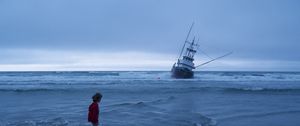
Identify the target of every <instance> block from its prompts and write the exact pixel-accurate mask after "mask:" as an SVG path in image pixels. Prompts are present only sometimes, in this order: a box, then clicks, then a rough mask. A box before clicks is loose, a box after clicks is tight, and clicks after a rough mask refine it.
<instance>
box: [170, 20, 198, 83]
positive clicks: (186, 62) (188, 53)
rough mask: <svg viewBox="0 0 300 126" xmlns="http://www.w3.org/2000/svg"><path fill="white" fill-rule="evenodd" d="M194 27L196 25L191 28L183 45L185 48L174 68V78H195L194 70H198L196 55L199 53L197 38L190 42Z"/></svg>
mask: <svg viewBox="0 0 300 126" xmlns="http://www.w3.org/2000/svg"><path fill="white" fill-rule="evenodd" d="M193 26H194V23H193V24H192V26H191V27H190V30H189V32H188V35H187V37H186V39H185V42H184V44H183V47H182V49H181V52H180V55H179V58H178V60H177V62H175V63H174V65H173V67H172V70H171V72H172V77H173V78H193V77H194V72H193V69H195V68H196V67H195V64H194V55H195V54H196V52H197V46H198V44H195V37H194V39H193V41H192V42H189V41H188V39H189V36H190V33H191V30H192V28H193ZM183 52H184V54H183ZM182 54H183V55H182Z"/></svg>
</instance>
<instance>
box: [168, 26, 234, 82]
mask: <svg viewBox="0 0 300 126" xmlns="http://www.w3.org/2000/svg"><path fill="white" fill-rule="evenodd" d="M193 26H194V23H193V24H192V26H191V27H190V30H189V32H188V34H187V37H186V39H185V42H184V45H183V47H182V49H181V52H180V55H179V57H178V60H177V62H175V63H174V65H173V67H172V70H171V73H172V77H173V78H183V79H185V78H193V77H194V71H193V69H196V68H197V67H200V66H203V65H205V64H208V63H210V62H212V61H215V60H217V59H220V58H223V57H225V56H227V55H230V54H231V53H232V52H230V53H227V54H225V55H222V56H220V57H217V58H214V59H212V58H211V60H209V61H207V62H204V63H202V64H200V65H197V66H195V64H194V55H195V54H196V52H197V49H198V48H199V45H198V44H196V43H195V37H194V38H193V40H192V42H190V41H188V39H189V36H190V33H191V30H192V28H193Z"/></svg>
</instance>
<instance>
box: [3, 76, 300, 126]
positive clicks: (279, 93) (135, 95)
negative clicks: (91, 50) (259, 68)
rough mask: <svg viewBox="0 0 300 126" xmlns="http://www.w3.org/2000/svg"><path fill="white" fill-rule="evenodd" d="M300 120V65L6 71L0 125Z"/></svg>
mask: <svg viewBox="0 0 300 126" xmlns="http://www.w3.org/2000/svg"><path fill="white" fill-rule="evenodd" d="M97 91H101V92H102V94H103V96H104V97H103V100H102V102H101V104H100V109H101V110H100V111H101V112H100V123H101V125H102V126H253V125H254V126H266V125H270V126H283V125H284V126H299V125H300V120H299V119H300V107H299V106H300V72H207V71H203V72H196V73H195V78H193V79H172V78H171V77H170V73H169V72H166V71H139V72H136V71H121V72H119V71H103V72H98V71H83V72H0V101H1V103H0V108H1V109H0V117H1V118H0V126H40V125H41V126H42V125H43V126H67V125H69V126H73V125H83V126H85V125H86V126H88V125H90V124H89V123H88V122H87V109H88V106H89V104H90V103H91V96H92V95H93V94H94V93H95V92H97Z"/></svg>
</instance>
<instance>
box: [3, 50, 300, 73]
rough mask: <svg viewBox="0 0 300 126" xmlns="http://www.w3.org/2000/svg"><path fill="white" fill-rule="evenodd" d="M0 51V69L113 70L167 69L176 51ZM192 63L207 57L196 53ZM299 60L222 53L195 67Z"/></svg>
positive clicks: (273, 67) (277, 65)
mask: <svg viewBox="0 0 300 126" xmlns="http://www.w3.org/2000/svg"><path fill="white" fill-rule="evenodd" d="M4 52H6V53H2V54H1V55H0V58H1V59H4V58H5V57H6V58H5V59H6V60H1V61H0V70H1V71H78V70H79V71H86V70H87V71H113V70H129V71H130V70H164V71H169V70H170V69H171V67H172V65H173V63H174V62H175V61H176V58H177V55H170V54H163V53H147V52H135V51H131V52H107V51H105V52H99V51H98V52H95V51H74V50H39V49H30V50H27V49H14V50H6V51H4ZM195 58H196V60H195V64H201V63H203V62H206V61H208V60H209V58H207V57H204V56H196V57H195ZM299 69H300V62H298V61H276V60H247V59H233V58H230V56H229V57H225V58H224V59H220V60H217V61H215V62H212V63H210V64H208V65H205V66H203V67H200V68H198V69H196V70H200V71H201V70H208V71H218V70H229V71H241V70H246V71H247V70H252V71H253V70H254V71H297V70H299Z"/></svg>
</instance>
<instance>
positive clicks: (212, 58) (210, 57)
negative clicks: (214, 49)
mask: <svg viewBox="0 0 300 126" xmlns="http://www.w3.org/2000/svg"><path fill="white" fill-rule="evenodd" d="M198 50H199V51H200V52H202V53H203V54H204V55H205V56H207V57H208V58H210V59H213V58H212V57H211V56H209V55H208V54H207V53H206V52H204V51H203V50H202V49H201V48H199V49H198Z"/></svg>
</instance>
